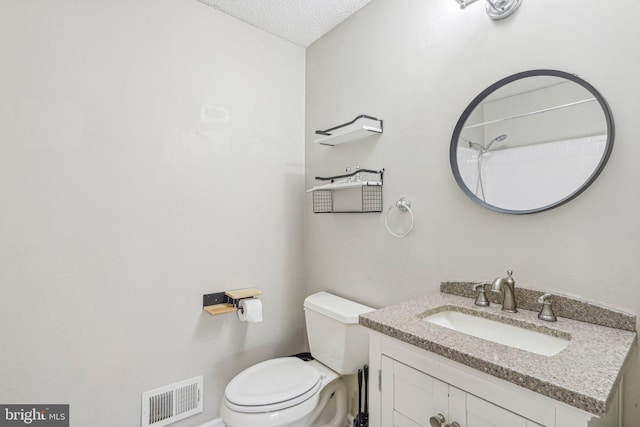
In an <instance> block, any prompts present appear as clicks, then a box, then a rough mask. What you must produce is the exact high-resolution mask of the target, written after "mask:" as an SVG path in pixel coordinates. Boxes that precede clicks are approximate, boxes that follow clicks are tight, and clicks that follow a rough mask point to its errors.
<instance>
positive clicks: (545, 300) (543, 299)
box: [538, 293, 553, 304]
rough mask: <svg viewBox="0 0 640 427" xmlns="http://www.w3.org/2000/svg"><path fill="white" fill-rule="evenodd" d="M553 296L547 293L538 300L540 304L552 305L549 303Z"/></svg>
mask: <svg viewBox="0 0 640 427" xmlns="http://www.w3.org/2000/svg"><path fill="white" fill-rule="evenodd" d="M552 295H553V294H551V293H546V294H544V295H541V296H540V298H538V304H551V302H550V301H549V297H550V296H552Z"/></svg>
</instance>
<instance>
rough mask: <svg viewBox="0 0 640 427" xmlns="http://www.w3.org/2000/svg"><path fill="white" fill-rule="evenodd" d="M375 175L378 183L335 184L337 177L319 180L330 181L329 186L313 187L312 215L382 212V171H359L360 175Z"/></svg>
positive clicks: (342, 176)
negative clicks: (364, 172)
mask: <svg viewBox="0 0 640 427" xmlns="http://www.w3.org/2000/svg"><path fill="white" fill-rule="evenodd" d="M363 171H366V172H368V173H375V174H378V175H379V176H380V180H379V181H355V182H336V178H344V177H349V176H351V175H353V174H349V175H341V176H338V177H330V178H319V177H317V178H316V179H320V180H331V181H332V182H331V183H330V184H325V185H321V186H318V187H313V188H312V189H311V190H309V192H312V193H313V213H317V214H320V213H376V212H378V213H379V212H382V206H383V204H382V184H383V181H382V177H383V173H384V169H382V170H380V171H369V170H366V169H365V170H360V171H359V172H360V173H362V172H363Z"/></svg>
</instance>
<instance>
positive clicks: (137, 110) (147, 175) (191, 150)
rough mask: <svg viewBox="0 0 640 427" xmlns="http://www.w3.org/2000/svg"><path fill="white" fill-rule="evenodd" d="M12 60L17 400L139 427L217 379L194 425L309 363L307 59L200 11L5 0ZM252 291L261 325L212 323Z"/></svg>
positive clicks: (0, 282) (1, 124)
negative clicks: (258, 370)
mask: <svg viewBox="0 0 640 427" xmlns="http://www.w3.org/2000/svg"><path fill="white" fill-rule="evenodd" d="M0 58H2V66H1V67H0V290H1V294H0V342H1V343H2V344H1V345H0V348H1V350H0V402H1V403H24V404H34V403H69V404H70V405H71V425H74V426H92V427H113V426H136V425H140V418H139V417H140V394H141V393H142V392H143V391H145V390H149V389H152V388H155V387H159V386H162V385H165V384H168V383H170V382H174V381H179V380H183V379H186V378H190V377H192V376H196V375H200V374H204V376H205V402H204V406H205V413H204V414H203V415H201V416H198V417H194V418H192V419H189V420H187V421H184V422H182V423H180V424H179V425H184V426H193V425H197V424H200V423H202V422H204V421H206V420H208V419H212V418H215V417H216V416H217V415H218V404H219V401H220V398H221V394H222V392H223V389H224V386H225V384H226V383H227V381H228V380H229V379H230V378H231V377H232V376H233V375H234V374H236V373H237V372H238V371H240V370H241V369H243V368H244V367H246V366H248V365H250V364H252V363H255V362H257V361H259V360H263V359H265V358H270V357H274V356H280V355H287V354H291V353H292V352H297V351H300V350H301V347H302V345H303V322H302V318H303V317H302V309H301V306H302V298H303V296H304V293H305V290H304V274H303V258H302V255H301V254H302V232H303V225H302V223H303V214H302V209H303V205H304V196H303V194H304V182H303V181H304V178H303V176H304V154H303V153H304V146H303V144H302V139H303V138H304V131H303V129H304V60H305V58H304V50H303V49H302V48H300V47H297V46H294V45H292V44H289V43H287V42H284V41H282V40H280V39H277V38H275V37H272V36H269V35H267V34H266V33H263V32H261V31H258V30H256V29H254V28H252V27H250V26H248V25H246V24H243V23H240V22H239V21H236V20H235V19H232V18H230V17H228V16H226V15H223V14H221V13H219V12H217V11H215V10H214V9H212V8H209V7H207V6H204V5H203V4H201V3H198V2H197V1H196V0H191V1H189V0H136V1H128V0H114V1H97V0H90V1H74V0H59V1H55V2H51V1H45V0H34V1H28V2H25V1H22V0H4V1H3V2H2V4H1V5H0ZM203 106H205V108H204V110H203V109H202V107H203ZM206 106H208V107H206ZM246 286H257V287H260V288H261V289H262V290H263V291H264V296H263V302H264V315H265V321H264V322H263V323H261V324H247V323H241V322H239V321H238V319H237V317H236V316H235V315H225V316H218V317H211V316H209V315H207V314H203V311H202V295H203V294H205V293H210V292H217V291H224V290H226V289H236V288H241V287H246Z"/></svg>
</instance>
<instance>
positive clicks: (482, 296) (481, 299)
mask: <svg viewBox="0 0 640 427" xmlns="http://www.w3.org/2000/svg"><path fill="white" fill-rule="evenodd" d="M486 284H487V283H486V282H478V283H474V284H473V290H474V291H477V290H478V289H480V292H478V297H477V298H476V302H475V305H479V306H480V307H488V306H489V300H488V299H487V294H486V293H485V285H486Z"/></svg>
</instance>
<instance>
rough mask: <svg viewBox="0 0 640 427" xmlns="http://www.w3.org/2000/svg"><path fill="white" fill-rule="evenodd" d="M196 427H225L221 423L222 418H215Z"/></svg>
mask: <svg viewBox="0 0 640 427" xmlns="http://www.w3.org/2000/svg"><path fill="white" fill-rule="evenodd" d="M198 427H225V425H224V423H223V422H222V418H216V419H215V420H211V421H209V422H206V423H204V424H200V425H199V426H198Z"/></svg>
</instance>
